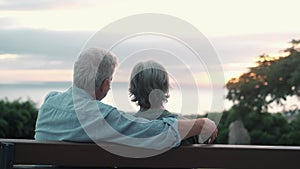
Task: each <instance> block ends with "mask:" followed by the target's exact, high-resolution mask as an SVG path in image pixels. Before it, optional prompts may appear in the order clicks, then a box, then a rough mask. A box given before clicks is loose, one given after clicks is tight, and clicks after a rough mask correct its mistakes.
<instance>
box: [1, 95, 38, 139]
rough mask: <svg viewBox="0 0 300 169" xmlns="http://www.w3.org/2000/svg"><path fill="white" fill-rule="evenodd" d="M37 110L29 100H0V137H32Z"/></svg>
mask: <svg viewBox="0 0 300 169" xmlns="http://www.w3.org/2000/svg"><path fill="white" fill-rule="evenodd" d="M37 112H38V110H37V108H36V106H35V103H33V102H32V101H31V100H27V101H20V99H19V100H15V101H12V102H10V101H8V100H7V99H4V100H0V137H1V138H24V139H31V138H33V137H34V129H35V122H36V118H37Z"/></svg>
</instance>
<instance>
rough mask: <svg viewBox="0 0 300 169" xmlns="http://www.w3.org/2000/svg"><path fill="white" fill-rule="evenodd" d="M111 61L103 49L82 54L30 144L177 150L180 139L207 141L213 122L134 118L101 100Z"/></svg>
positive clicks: (52, 96)
mask: <svg viewBox="0 0 300 169" xmlns="http://www.w3.org/2000/svg"><path fill="white" fill-rule="evenodd" d="M116 65H117V59H116V57H115V56H114V55H113V54H112V53H110V52H108V51H105V50H103V49H99V48H89V49H87V50H85V51H83V52H82V53H81V54H80V56H79V57H78V59H77V60H76V62H75V64H74V76H73V86H72V87H70V88H69V89H68V90H67V91H65V92H50V93H49V94H48V95H47V97H46V98H45V101H44V103H43V105H42V106H41V108H40V110H39V113H38V118H37V122H36V130H35V132H36V133H35V139H36V140H63V141H77V142H91V141H95V142H98V141H101V142H108V143H116V144H121V145H126V146H133V147H143V148H149V149H156V150H161V149H166V148H171V147H175V146H178V145H179V144H180V141H181V140H182V139H184V138H188V137H190V136H193V135H197V134H200V132H201V133H204V134H205V133H206V134H209V135H211V136H210V140H211V141H210V142H213V141H214V139H215V138H216V135H217V129H216V125H215V123H214V122H212V121H211V120H209V119H206V118H199V119H196V120H177V119H176V118H174V117H173V118H172V117H168V118H163V119H160V120H152V121H149V120H146V119H143V118H136V117H133V116H131V115H128V114H126V113H123V112H121V111H119V110H117V109H116V108H115V107H112V106H110V105H107V104H104V103H102V102H101V99H103V98H104V97H105V96H106V94H107V92H108V91H109V90H110V85H111V81H112V76H113V73H114V70H115V67H116Z"/></svg>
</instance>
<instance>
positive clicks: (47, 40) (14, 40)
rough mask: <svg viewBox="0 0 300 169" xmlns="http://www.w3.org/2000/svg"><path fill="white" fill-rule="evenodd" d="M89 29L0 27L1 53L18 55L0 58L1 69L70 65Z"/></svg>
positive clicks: (63, 66)
mask: <svg viewBox="0 0 300 169" xmlns="http://www.w3.org/2000/svg"><path fill="white" fill-rule="evenodd" d="M91 35H92V32H76V31H68V32H67V31H50V30H39V29H0V37H1V42H0V55H1V54H2V55H3V54H11V55H17V57H16V59H14V60H5V59H2V60H1V61H0V68H1V69H19V68H22V69H36V68H39V69H40V68H45V69H48V68H60V69H62V68H71V67H70V66H71V65H72V63H73V61H74V60H75V59H76V57H77V56H78V54H79V52H80V50H81V49H82V47H83V46H84V44H85V43H86V41H87V40H88V38H89V37H90V36H91Z"/></svg>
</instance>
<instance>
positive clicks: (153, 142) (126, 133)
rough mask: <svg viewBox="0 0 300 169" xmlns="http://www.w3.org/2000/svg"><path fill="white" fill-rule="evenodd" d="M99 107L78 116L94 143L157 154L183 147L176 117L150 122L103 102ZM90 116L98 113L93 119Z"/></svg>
mask: <svg viewBox="0 0 300 169" xmlns="http://www.w3.org/2000/svg"><path fill="white" fill-rule="evenodd" d="M97 105H98V106H97V108H91V106H89V107H88V109H89V110H85V111H86V112H89V113H80V115H79V116H78V118H79V121H80V123H81V125H82V127H83V128H84V130H85V132H86V133H87V135H88V136H89V137H90V138H91V139H92V140H93V141H96V142H97V141H105V142H110V143H117V144H122V145H127V146H133V147H140V148H148V149H155V150H162V149H167V148H172V147H176V146H178V145H180V141H181V138H180V134H179V132H178V121H177V119H176V118H174V117H166V118H162V119H159V120H151V121H150V120H146V119H143V118H137V117H134V116H132V115H129V114H126V113H123V112H121V111H119V110H117V109H116V108H114V107H112V106H109V105H105V104H103V103H101V102H98V103H97ZM91 109H93V110H91ZM82 110H83V109H82ZM90 112H96V113H95V114H93V115H91V114H90ZM97 112H98V113H97Z"/></svg>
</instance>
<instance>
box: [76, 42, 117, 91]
mask: <svg viewBox="0 0 300 169" xmlns="http://www.w3.org/2000/svg"><path fill="white" fill-rule="evenodd" d="M116 66H117V58H116V56H115V55H114V54H113V53H111V52H109V51H106V50H104V49H101V48H96V47H92V48H88V49H86V50H84V51H83V52H82V53H81V54H80V55H79V57H78V58H77V60H76V62H75V64H74V73H73V85H75V86H76V87H78V88H81V89H84V90H86V91H88V92H94V91H95V89H98V88H99V87H100V86H101V84H102V82H103V81H104V80H105V79H107V78H110V77H112V75H113V73H114V70H115V68H116Z"/></svg>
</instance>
